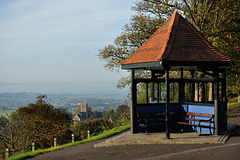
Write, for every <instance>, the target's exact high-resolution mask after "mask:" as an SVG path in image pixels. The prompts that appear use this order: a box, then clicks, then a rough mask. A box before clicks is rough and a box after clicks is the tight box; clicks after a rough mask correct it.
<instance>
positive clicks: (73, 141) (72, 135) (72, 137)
mask: <svg viewBox="0 0 240 160" xmlns="http://www.w3.org/2000/svg"><path fill="white" fill-rule="evenodd" d="M72 143H74V134H72Z"/></svg>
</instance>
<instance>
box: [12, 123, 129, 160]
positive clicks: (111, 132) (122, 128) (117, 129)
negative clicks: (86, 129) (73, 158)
mask: <svg viewBox="0 0 240 160" xmlns="http://www.w3.org/2000/svg"><path fill="white" fill-rule="evenodd" d="M128 129H130V124H128V125H125V126H120V127H115V128H113V129H110V130H107V131H104V132H103V133H102V134H99V135H97V136H94V137H90V138H89V139H84V140H82V141H77V142H75V143H67V144H64V145H61V146H57V147H51V148H47V149H38V150H36V151H34V152H32V151H30V152H25V153H21V154H19V155H15V156H12V157H10V158H8V160H20V159H27V158H31V157H35V156H37V155H39V154H43V153H47V152H51V151H55V150H59V149H63V148H67V147H71V146H75V145H79V144H83V143H87V142H91V141H96V140H100V139H104V138H108V137H111V136H113V135H115V134H118V133H121V132H123V131H125V130H128Z"/></svg>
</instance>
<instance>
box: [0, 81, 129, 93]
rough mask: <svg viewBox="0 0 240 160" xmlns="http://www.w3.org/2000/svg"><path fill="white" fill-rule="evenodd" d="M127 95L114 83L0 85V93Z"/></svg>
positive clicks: (125, 90)
mask: <svg viewBox="0 0 240 160" xmlns="http://www.w3.org/2000/svg"><path fill="white" fill-rule="evenodd" d="M20 92H26V93H40V94H121V95H124V94H127V89H118V88H117V87H116V84H114V83H85V84H84V83H7V82H6V83H0V93H20Z"/></svg>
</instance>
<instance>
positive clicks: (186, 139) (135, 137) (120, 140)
mask: <svg viewBox="0 0 240 160" xmlns="http://www.w3.org/2000/svg"><path fill="white" fill-rule="evenodd" d="M227 139H228V135H201V136H199V133H197V132H187V133H171V134H170V139H166V133H163V132H162V133H149V134H148V135H146V134H144V133H140V134H130V131H128V132H125V133H123V134H121V135H119V136H116V137H113V138H109V139H107V140H106V141H104V142H101V143H99V144H96V145H95V146H94V147H96V148H97V147H108V146H118V145H143V144H145V145H146V144H223V143H225V142H226V140H227Z"/></svg>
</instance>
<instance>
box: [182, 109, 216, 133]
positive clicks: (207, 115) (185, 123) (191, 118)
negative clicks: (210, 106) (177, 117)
mask: <svg viewBox="0 0 240 160" xmlns="http://www.w3.org/2000/svg"><path fill="white" fill-rule="evenodd" d="M182 115H185V116H191V117H185V118H184V120H187V121H190V123H187V122H178V124H181V125H189V126H196V127H200V134H201V132H202V131H201V128H208V129H209V131H210V134H212V132H211V123H213V121H212V119H213V118H214V115H213V114H207V113H195V112H182ZM195 116H197V117H208V118H210V119H201V118H198V119H195V118H194V117H195ZM193 121H196V122H198V124H196V123H192V122H193ZM201 122H204V123H209V125H208V126H207V125H202V124H201Z"/></svg>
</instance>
